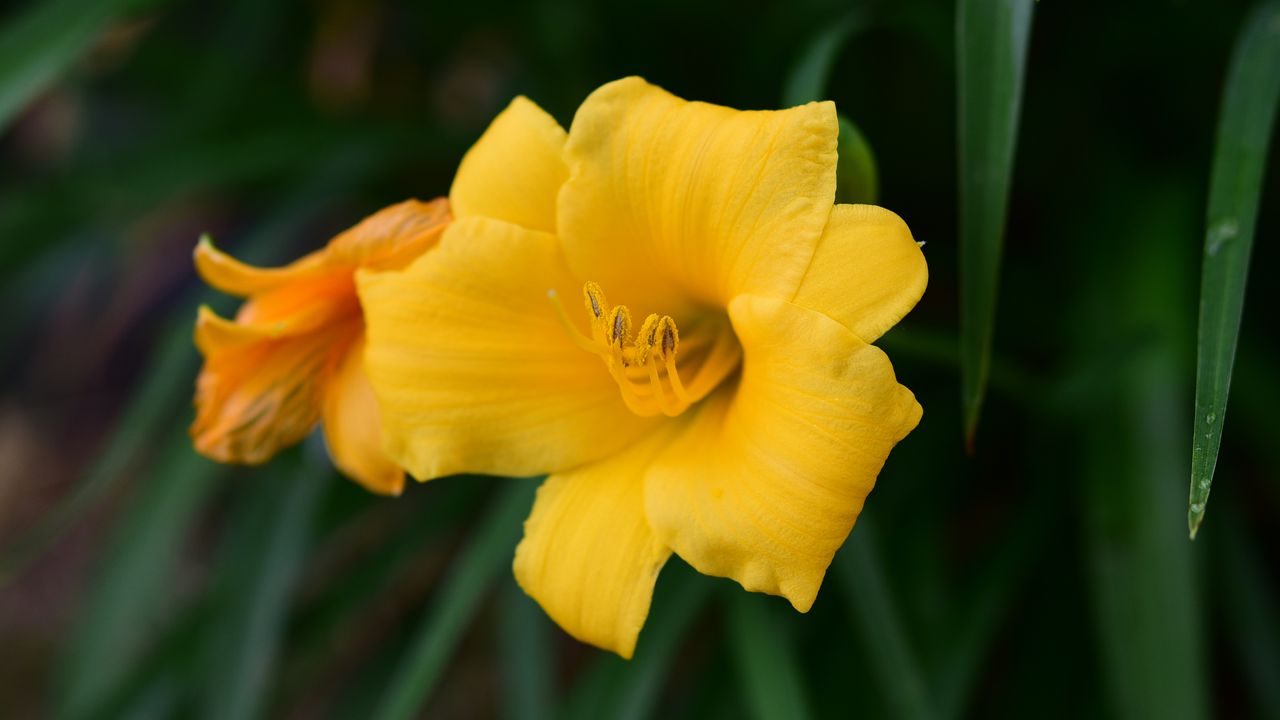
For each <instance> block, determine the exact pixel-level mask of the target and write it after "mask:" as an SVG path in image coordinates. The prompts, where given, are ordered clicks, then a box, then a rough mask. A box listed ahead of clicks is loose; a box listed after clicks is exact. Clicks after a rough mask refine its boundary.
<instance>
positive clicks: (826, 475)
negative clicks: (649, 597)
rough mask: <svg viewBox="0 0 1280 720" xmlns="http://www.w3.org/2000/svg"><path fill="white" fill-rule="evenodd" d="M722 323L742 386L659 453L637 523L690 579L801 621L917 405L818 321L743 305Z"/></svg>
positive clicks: (876, 363)
mask: <svg viewBox="0 0 1280 720" xmlns="http://www.w3.org/2000/svg"><path fill="white" fill-rule="evenodd" d="M729 314H730V317H731V318H732V320H733V326H734V330H735V332H737V334H738V337H739V339H740V340H741V341H742V348H743V353H744V354H743V365H742V375H741V378H740V379H739V381H738V385H737V387H736V388H735V387H732V386H729V387H724V388H721V390H720V391H718V392H717V393H716V394H715V395H713V396H711V397H710V398H708V399H707V400H705V401H703V405H702V406H701V407H700V408H699V409H698V415H697V416H696V417H694V418H692V419H691V420H690V421H689V426H688V427H689V429H688V430H687V431H686V432H685V433H684V435H683V436H681V437H680V438H679V439H677V440H676V441H675V442H674V443H673V444H672V445H670V446H669V447H668V448H667V449H666V450H665V451H663V452H662V453H661V454H660V455H659V456H658V459H657V460H656V461H655V462H654V464H653V466H652V467H651V468H650V470H649V472H648V474H647V475H646V477H645V509H646V513H647V515H648V518H649V523H650V524H651V525H652V527H653V529H654V531H655V532H656V533H657V535H658V537H659V538H660V539H661V540H662V541H663V542H665V543H666V544H667V545H668V546H669V547H670V548H671V549H672V550H674V551H675V552H676V553H677V554H679V555H680V557H682V558H684V559H685V560H686V561H687V562H688V563H689V564H690V565H692V566H693V567H695V568H697V569H698V571H699V572H702V573H705V574H708V575H717V576H720V577H728V578H732V579H734V580H737V581H738V582H739V583H740V584H741V585H742V586H743V587H744V588H746V589H747V590H753V591H760V592H766V593H770V594H773V595H782V596H783V597H786V598H787V599H788V600H790V601H791V604H792V605H793V606H794V607H795V608H796V609H797V610H800V611H801V612H806V611H808V609H809V607H810V606H811V605H812V604H813V600H814V598H815V596H816V595H817V592H818V587H819V586H820V585H821V584H822V578H823V575H824V574H825V573H826V569H827V566H828V565H829V564H830V563H831V558H832V556H833V555H834V554H835V551H836V550H837V549H839V547H840V546H841V545H842V544H843V543H844V541H845V538H846V537H847V536H848V535H849V531H850V529H852V528H853V523H854V521H855V520H856V519H857V517H858V514H859V512H860V511H861V510H862V504H863V501H864V500H865V498H866V496H867V494H868V493H869V492H870V491H871V488H872V486H873V485H874V484H875V481H876V476H877V475H878V474H879V472H880V468H881V466H882V465H883V464H884V461H885V458H886V457H888V455H889V450H890V449H891V448H892V447H893V446H894V444H895V443H897V442H898V441H899V440H901V439H902V438H903V437H905V436H906V434H907V433H908V432H910V431H911V430H912V428H914V427H915V426H916V423H918V422H919V420H920V413H921V410H920V405H919V404H918V403H917V402H916V400H915V397H914V396H913V395H912V394H911V391H909V390H907V389H906V388H905V387H902V386H901V385H899V384H898V382H897V380H896V379H895V377H894V374H893V368H892V367H891V366H890V364H889V360H888V358H886V357H885V355H884V353H882V352H881V351H880V350H879V349H878V348H876V347H874V346H872V345H867V344H866V343H865V342H863V341H862V340H861V339H860V338H859V337H858V336H856V335H854V334H853V333H852V332H850V331H849V330H848V329H847V328H845V327H844V326H842V325H840V324H839V323H837V322H836V321H834V320H832V319H831V318H829V317H827V316H825V315H822V314H821V313H817V312H814V311H812V310H808V309H806V308H802V307H800V306H798V305H794V304H792V303H788V302H786V301H783V300H778V299H776V298H762V297H756V296H747V295H744V296H741V297H738V298H736V299H735V300H734V301H733V302H732V303H731V304H730V305H729Z"/></svg>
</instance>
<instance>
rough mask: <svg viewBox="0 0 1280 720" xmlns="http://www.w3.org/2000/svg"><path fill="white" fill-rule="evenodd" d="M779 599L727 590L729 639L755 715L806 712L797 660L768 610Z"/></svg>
mask: <svg viewBox="0 0 1280 720" xmlns="http://www.w3.org/2000/svg"><path fill="white" fill-rule="evenodd" d="M776 602H778V600H776V599H775V598H770V597H767V596H764V595H760V594H757V593H749V592H743V591H742V589H741V588H736V587H735V588H732V589H730V591H729V613H728V615H727V618H726V619H727V621H728V625H729V641H730V643H731V645H732V650H733V658H734V660H735V663H736V665H737V666H738V672H739V674H740V676H741V678H742V682H741V690H742V693H743V694H744V695H746V697H747V700H748V705H749V706H750V708H751V711H752V714H753V715H754V716H755V717H756V718H757V719H758V720H802V719H803V718H807V717H810V713H809V706H808V702H807V701H806V699H805V693H804V686H803V683H802V682H801V678H800V661H799V658H797V657H796V652H795V648H793V647H792V644H791V641H790V638H788V637H786V635H784V633H783V631H782V628H780V627H779V626H778V623H777V618H776V617H775V616H774V615H773V614H772V613H771V612H770V611H769V610H770V604H772V603H776Z"/></svg>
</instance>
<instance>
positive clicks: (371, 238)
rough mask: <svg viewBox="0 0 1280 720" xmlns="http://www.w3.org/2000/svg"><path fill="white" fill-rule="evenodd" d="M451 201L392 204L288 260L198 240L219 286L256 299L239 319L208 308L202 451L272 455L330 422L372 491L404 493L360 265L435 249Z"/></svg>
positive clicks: (334, 438)
mask: <svg viewBox="0 0 1280 720" xmlns="http://www.w3.org/2000/svg"><path fill="white" fill-rule="evenodd" d="M449 221H450V214H449V203H448V200H446V199H444V198H440V199H436V200H433V201H431V202H426V203H423V202H418V201H417V200H406V201H405V202H402V203H399V204H397V205H392V206H390V207H387V208H384V209H382V210H380V211H378V212H377V213H375V214H374V215H371V216H370V217H367V218H365V219H364V220H363V221H361V222H360V224H358V225H356V226H355V227H353V228H351V229H349V230H347V231H346V232H344V233H342V234H340V235H338V236H337V237H335V238H333V240H331V241H330V242H329V244H328V246H327V247H325V248H324V249H322V250H317V251H316V252H313V253H311V254H310V255H307V256H305V257H303V258H301V259H299V260H297V261H295V262H293V263H291V264H289V265H287V266H285V267H281V268H256V267H251V266H249V265H245V264H243V263H241V262H239V261H237V260H235V259H234V258H232V257H231V256H229V255H226V254H224V253H222V252H220V251H218V250H217V249H215V248H214V247H213V244H212V243H211V242H209V241H208V239H202V240H201V241H200V243H199V245H197V246H196V251H195V264H196V270H197V271H198V272H199V273H200V276H201V277H203V278H204V279H205V281H206V282H208V283H209V284H210V285H212V286H213V287H215V288H217V289H219V290H221V291H223V292H225V293H228V294H231V295H238V296H240V297H245V298H248V301H247V302H245V303H244V305H243V306H241V308H240V312H239V313H237V314H236V319H235V321H234V322H233V321H230V320H227V319H224V318H222V317H219V316H218V315H217V314H215V313H214V312H213V311H212V310H210V309H209V308H208V307H203V306H202V307H201V308H200V311H199V314H198V316H197V318H196V332H195V341H196V347H197V348H199V350H200V353H201V354H202V355H204V358H205V362H204V368H203V369H202V370H201V371H200V376H199V378H197V380H196V400H195V403H196V420H195V423H194V424H193V425H192V426H191V438H192V440H194V442H195V446H196V449H197V450H198V451H199V452H200V453H201V454H203V455H205V456H207V457H209V458H211V459H214V460H217V461H220V462H232V463H246V464H258V463H262V462H266V461H267V460H268V459H270V458H271V456H272V455H274V454H275V453H276V452H277V451H278V450H281V449H282V448H285V447H288V446H289V445H292V444H294V443H296V442H298V441H299V440H302V439H303V438H304V437H306V436H307V434H308V433H310V432H311V431H312V429H314V428H315V426H316V423H317V422H323V424H324V432H325V440H326V441H327V443H328V447H329V455H330V456H331V457H332V458H333V462H334V464H335V465H337V467H338V469H339V470H341V471H342V472H343V473H344V474H346V475H348V476H349V477H351V478H352V479H354V480H355V481H356V482H358V483H360V484H361V485H363V486H364V487H366V488H368V489H369V490H372V491H373V492H377V493H383V494H388V495H398V494H399V493H400V491H401V490H402V489H403V488H404V471H403V470H402V469H401V468H400V466H399V465H397V464H396V463H395V462H393V461H392V460H391V459H390V458H388V457H387V456H386V455H385V454H384V453H383V451H382V426H381V421H380V418H379V414H378V406H377V403H376V401H375V400H374V395H373V390H372V388H371V387H370V385H369V379H368V377H367V376H366V375H365V370H364V343H365V325H364V316H363V314H362V313H361V309H360V300H359V298H358V297H357V296H356V288H355V280H354V277H355V271H356V270H357V269H361V268H364V269H367V270H373V271H381V270H395V269H400V268H402V267H404V266H405V265H407V264H408V263H409V262H411V261H412V260H413V259H415V258H417V257H418V256H419V255H421V254H422V253H424V252H426V251H427V250H430V249H431V248H433V247H435V245H436V242H437V240H439V238H440V234H441V232H442V231H443V230H444V228H445V227H446V226H447V225H448V224H449Z"/></svg>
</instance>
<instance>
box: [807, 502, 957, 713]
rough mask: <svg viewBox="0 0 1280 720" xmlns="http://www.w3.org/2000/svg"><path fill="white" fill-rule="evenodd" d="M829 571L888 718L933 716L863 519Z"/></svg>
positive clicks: (872, 535) (873, 538)
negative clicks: (860, 642)
mask: <svg viewBox="0 0 1280 720" xmlns="http://www.w3.org/2000/svg"><path fill="white" fill-rule="evenodd" d="M832 567H833V569H834V570H835V573H836V577H838V578H839V582H840V583H841V584H842V585H843V586H844V590H845V594H846V595H847V596H848V603H849V608H850V611H851V613H852V616H853V621H854V625H855V626H856V627H857V629H858V631H859V633H860V634H861V636H862V640H863V646H864V647H865V648H866V652H867V657H868V658H870V659H871V660H872V662H871V668H870V671H871V672H872V673H874V675H875V679H876V682H877V684H878V685H879V686H880V687H882V688H883V689H884V693H885V703H886V705H887V706H888V709H889V711H890V713H891V716H892V717H895V718H910V719H911V720H923V719H924V718H933V717H936V716H937V713H936V711H935V710H934V705H933V700H932V699H931V698H930V696H929V691H928V688H927V687H926V685H925V681H924V672H923V671H922V670H921V665H920V662H919V659H918V657H917V656H916V653H915V650H914V649H913V648H912V647H911V645H910V643H909V642H908V639H907V632H906V629H905V628H904V627H903V625H902V620H901V618H900V617H899V616H898V612H897V608H898V607H899V606H898V604H897V603H895V602H894V599H893V594H892V592H891V590H890V588H889V583H888V579H887V578H886V577H885V574H884V569H883V567H882V566H881V563H880V556H879V553H878V549H877V547H876V536H875V533H874V529H873V528H872V527H871V525H870V523H869V522H868V519H867V518H865V517H864V518H862V519H861V520H860V521H859V523H858V527H857V531H856V533H855V534H854V535H852V536H850V538H849V540H848V541H846V542H845V546H844V547H843V548H841V550H840V552H838V553H836V557H835V560H834V562H833V563H832Z"/></svg>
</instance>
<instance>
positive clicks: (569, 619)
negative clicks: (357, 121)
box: [357, 78, 927, 657]
mask: <svg viewBox="0 0 1280 720" xmlns="http://www.w3.org/2000/svg"><path fill="white" fill-rule="evenodd" d="M836 135H837V122H836V113H835V108H834V106H833V105H832V104H831V103H829V102H828V103H811V104H809V105H805V106H802V107H797V108H792V109H789V110H782V111H775V112H741V111H737V110H732V109H729V108H725V107H718V106H715V105H709V104H705V103H698V102H686V101H684V100H681V99H679V98H677V97H674V96H672V95H670V94H669V93H667V92H665V91H663V90H661V89H659V88H657V87H654V86H652V85H649V84H648V83H646V82H644V81H643V80H641V79H639V78H628V79H625V80H620V81H617V82H613V83H610V84H608V85H605V86H603V87H601V88H600V89H598V90H596V91H595V92H594V93H592V95H591V96H590V97H589V98H587V100H586V101H585V102H584V103H583V104H582V106H581V107H580V108H579V110H578V112H577V115H576V116H575V117H574V120H573V124H572V127H571V129H570V130H569V132H568V133H567V134H566V133H565V132H564V131H563V130H562V129H561V128H560V127H559V126H558V125H557V124H556V122H555V121H554V120H553V119H552V118H551V117H549V116H548V115H547V114H546V113H545V112H543V111H542V110H540V109H539V108H538V107H537V106H536V105H534V104H533V103H532V102H530V101H529V100H526V99H524V98H517V99H516V100H515V101H514V102H513V103H512V104H511V105H510V106H509V107H508V108H507V109H506V110H505V111H503V112H502V113H501V114H500V115H499V116H498V117H497V118H496V119H495V120H494V122H493V124H492V125H491V126H490V127H489V129H488V130H487V131H486V133H485V134H484V136H483V137H482V138H481V139H480V140H479V141H478V142H477V143H476V145H475V146H474V147H473V148H472V149H471V150H470V151H469V152H468V154H467V155H466V156H465V158H464V159H463V161H462V164H461V166H460V167H459V169H458V173H457V176H456V177H455V180H454V184H453V188H452V190H451V193H450V200H451V202H452V205H453V208H454V214H455V220H454V223H453V224H452V225H450V227H449V228H448V229H447V230H446V231H445V233H444V236H443V238H442V239H441V241H440V246H439V247H438V248H437V249H436V250H435V251H434V252H432V253H430V254H429V255H426V256H423V257H421V258H419V259H418V260H416V261H415V262H413V263H412V264H410V265H409V266H408V267H406V268H405V269H404V270H403V271H401V272H391V273H379V274H370V273H359V274H358V275H357V281H358V285H359V289H360V295H361V299H362V301H363V303H364V307H365V314H366V319H367V322H368V327H369V345H368V350H367V354H366V363H367V368H368V371H369V377H370V380H371V382H372V383H373V387H374V391H375V393H376V394H377V397H378V401H379V404H380V407H381V409H382V413H383V418H384V432H385V433H386V437H385V440H386V445H385V447H386V449H387V452H388V453H389V454H390V455H391V457H393V458H395V459H396V460H397V461H399V462H400V463H401V464H402V465H403V466H404V467H405V468H407V469H408V470H409V472H410V473H412V474H413V475H414V476H415V477H418V478H421V479H429V478H434V477H439V476H443V475H449V474H454V473H460V472H480V473H489V474H497V475H513V476H527V475H537V474H543V473H549V477H547V479H546V480H545V481H544V482H543V485H542V487H541V488H540V489H539V492H538V496H537V500H536V502H535V504H534V507H533V511H532V513H531V514H530V516H529V518H528V520H527V522H526V523H525V536H524V539H523V541H522V542H521V543H520V546H519V548H518V549H517V551H516V558H515V568H514V569H515V574H516V578H517V580H518V581H519V583H520V585H521V586H522V587H523V588H524V589H525V591H526V592H527V593H529V595H531V596H532V597H534V598H535V599H536V600H537V601H538V602H539V603H540V604H541V605H542V607H543V608H544V609H545V610H546V612H547V613H548V614H549V615H550V616H551V617H552V618H553V619H554V620H555V621H556V622H558V623H559V624H560V625H561V627H563V628H565V630H567V631H568V632H569V633H571V634H573V635H574V636H575V637H577V638H579V639H581V640H583V641H586V642H589V643H593V644H595V645H598V646H600V647H602V648H606V649H609V650H612V651H614V652H617V653H618V654H620V655H622V656H623V657H630V656H631V654H632V652H633V650H634V647H635V642H636V638H637V636H638V634H639V632H640V628H641V626H642V625H643V624H644V621H645V617H646V616H647V615H648V611H649V604H650V599H651V596H652V593H653V587H654V582H655V580H656V578H657V575H658V572H659V571H660V569H661V568H662V566H663V564H664V563H665V562H666V560H667V559H668V557H670V555H671V553H672V552H675V553H677V554H678V555H679V556H680V557H681V558H683V559H684V560H685V561H687V562H688V563H689V564H690V565H692V566H693V567H694V568H696V569H697V570H699V571H700V572H703V573H706V574H709V575H717V576H723V577H728V578H732V579H734V580H736V581H737V582H738V583H740V584H741V585H742V586H743V587H744V588H746V589H747V590H753V591H761V592H766V593H771V594H776V595H781V596H784V597H786V598H787V599H788V600H790V602H791V604H792V605H793V606H794V607H795V608H796V609H797V610H800V611H801V612H804V611H807V610H808V609H809V607H810V606H811V605H812V604H813V602H814V598H815V596H816V594H817V592H818V588H819V586H820V585H821V583H822V579H823V576H824V574H825V572H826V569H827V567H828V565H829V564H830V562H831V559H832V556H833V554H834V553H835V551H836V550H837V549H838V548H839V547H840V545H841V544H842V543H843V542H844V540H845V538H846V537H847V536H848V534H849V531H850V529H851V528H852V527H853V523H854V521H855V519H856V518H857V516H858V513H859V512H860V511H861V509H862V504H863V501H864V499H865V498H866V496H867V494H868V493H869V492H870V490H871V488H872V485H873V484H874V483H875V479H876V476H877V474H878V473H879V471H880V468H881V466H882V465H883V463H884V461H885V459H886V457H887V456H888V453H889V451H890V449H891V448H892V447H893V446H894V444H895V443H897V442H898V441H899V440H901V439H902V438H903V437H904V436H906V434H907V433H908V432H910V431H911V430H912V429H913V428H914V427H915V426H916V424H917V423H918V422H919V420H920V415H921V409H920V406H919V404H918V403H917V402H916V400H915V398H914V396H913V395H912V394H911V392H910V391H908V390H907V389H906V388H904V387H902V386H901V385H899V384H898V382H897V380H896V379H895V377H894V373H893V368H892V367H891V365H890V363H889V360H888V358H886V357H885V355H884V354H883V353H882V352H881V351H880V350H878V349H877V348H875V347H873V346H872V345H870V343H871V342H873V341H874V340H875V339H876V338H877V337H879V336H880V334H881V333H883V332H884V331H885V330H886V329H888V328H889V327H891V326H892V325H894V324H895V323H896V322H897V321H898V320H899V319H901V318H902V316H903V315H905V314H906V313H907V312H908V311H909V310H910V309H911V308H912V307H913V306H914V305H915V303H916V302H917V300H918V299H919V298H920V296H921V294H922V293H923V291H924V287H925V284H926V280H927V269H926V266H925V262H924V258H923V255H922V254H921V252H920V249H919V248H918V246H917V245H916V243H915V242H914V241H913V240H912V237H911V233H910V231H909V230H908V229H907V227H906V225H905V224H904V223H903V222H902V220H901V219H899V218H898V216H896V215H894V214H893V213H891V212H889V211H887V210H883V209H881V208H878V207H872V206H865V205H834V194H835V170H836ZM578 298H582V301H581V305H580V306H579V302H578ZM578 307H581V309H576V308H578Z"/></svg>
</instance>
